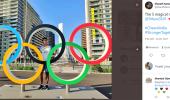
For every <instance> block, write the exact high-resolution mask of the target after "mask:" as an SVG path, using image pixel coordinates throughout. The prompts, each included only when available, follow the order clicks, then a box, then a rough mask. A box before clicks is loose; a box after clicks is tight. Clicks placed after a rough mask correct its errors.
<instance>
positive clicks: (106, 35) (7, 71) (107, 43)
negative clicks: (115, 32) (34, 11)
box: [0, 23, 112, 85]
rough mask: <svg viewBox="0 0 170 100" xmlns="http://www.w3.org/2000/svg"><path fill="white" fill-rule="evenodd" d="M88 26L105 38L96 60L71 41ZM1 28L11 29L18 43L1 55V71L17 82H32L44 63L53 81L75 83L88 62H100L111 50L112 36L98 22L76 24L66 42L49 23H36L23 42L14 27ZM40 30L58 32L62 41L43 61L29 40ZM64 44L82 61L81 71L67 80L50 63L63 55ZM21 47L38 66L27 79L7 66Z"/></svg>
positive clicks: (80, 77)
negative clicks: (80, 55)
mask: <svg viewBox="0 0 170 100" xmlns="http://www.w3.org/2000/svg"><path fill="white" fill-rule="evenodd" d="M89 27H93V28H96V29H98V30H99V31H100V32H101V34H102V36H103V37H104V38H105V39H107V40H105V48H106V49H105V50H104V53H103V55H102V56H101V57H99V58H98V59H96V60H90V59H89V57H88V55H87V53H86V51H85V50H84V49H83V48H82V47H81V46H79V45H78V44H76V43H73V40H74V39H73V38H74V36H75V34H76V33H77V32H78V31H79V30H80V29H82V28H89ZM3 30H8V31H11V32H12V33H13V34H15V35H16V38H17V42H18V43H17V44H13V45H12V46H11V47H10V48H8V50H6V52H5V53H4V56H3V61H0V65H2V68H3V71H4V73H5V75H6V76H7V77H8V79H10V80H11V81H12V82H14V83H17V84H28V83H31V82H33V81H34V80H35V79H37V78H38V77H39V75H40V73H41V72H42V70H43V65H45V64H46V65H47V69H48V71H49V74H50V76H51V77H52V79H53V80H54V81H56V82H58V83H60V84H65V85H66V84H68V85H73V84H77V83H79V82H80V81H82V80H83V79H84V78H85V77H86V76H87V74H88V71H89V69H90V66H89V65H88V64H90V65H95V64H100V63H101V62H103V61H104V60H105V59H107V58H108V57H109V55H110V54H111V52H112V37H111V35H110V33H109V32H108V31H107V30H106V29H105V28H104V27H102V26H100V25H98V24H94V23H85V24H82V25H80V26H78V27H77V28H76V29H75V30H73V32H72V34H71V36H70V39H69V41H68V42H66V41H65V37H64V35H63V33H62V32H61V31H60V30H59V29H58V28H57V27H55V26H53V25H49V24H42V25H38V26H37V27H34V28H33V29H32V30H31V31H30V32H29V33H28V35H27V37H26V40H25V42H23V40H22V37H21V35H20V34H19V33H18V32H17V31H16V29H14V28H12V27H10V26H8V25H1V26H0V31H3ZM41 30H45V31H51V32H53V33H54V34H58V35H59V36H60V38H61V41H62V43H60V44H56V45H55V46H54V47H53V48H52V49H51V51H50V52H49V54H48V56H47V61H43V56H42V54H41V52H40V51H39V49H38V48H37V47H36V46H34V45H32V44H30V41H31V38H32V37H33V35H34V34H35V33H37V32H39V31H41ZM66 46H70V51H71V54H72V56H73V57H74V58H75V59H77V60H78V61H79V62H81V63H84V67H83V70H82V72H81V73H80V74H79V75H78V76H77V77H75V78H73V79H68V80H65V79H62V78H60V77H58V76H57V75H56V74H55V73H54V72H53V71H52V69H51V63H54V62H56V61H57V60H58V59H59V58H60V57H61V56H62V55H63V53H64V51H65V47H66ZM23 47H25V49H26V52H27V54H28V56H29V57H30V58H31V59H32V60H33V61H35V62H36V63H38V64H39V67H38V69H37V71H36V73H35V74H34V75H33V76H32V77H30V78H27V79H20V78H17V77H16V76H15V75H13V74H12V73H11V71H10V69H9V66H8V64H10V63H12V62H13V61H15V60H16V59H17V58H18V57H19V55H20V54H21V52H22V49H23ZM73 47H74V48H77V49H78V50H79V51H80V52H81V54H82V55H83V58H80V57H79V56H78V55H77V54H76V52H75V51H74V49H73ZM29 48H31V49H33V50H34V51H35V53H37V55H38V58H36V57H34V56H33V54H32V52H31V51H30V49H29ZM59 48H61V49H60V52H59V54H58V55H57V56H56V57H54V58H52V55H53V53H54V52H55V51H56V50H57V49H59ZM15 49H17V50H16V52H15V54H14V55H12V56H10V55H11V53H12V52H13V51H14V50H15Z"/></svg>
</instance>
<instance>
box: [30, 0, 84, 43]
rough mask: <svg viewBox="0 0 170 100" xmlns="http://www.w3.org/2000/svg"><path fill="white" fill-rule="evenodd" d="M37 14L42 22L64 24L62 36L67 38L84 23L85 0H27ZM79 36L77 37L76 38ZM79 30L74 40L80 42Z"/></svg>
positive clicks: (55, 24)
mask: <svg viewBox="0 0 170 100" xmlns="http://www.w3.org/2000/svg"><path fill="white" fill-rule="evenodd" d="M27 1H28V2H29V3H30V4H31V5H32V7H33V8H34V9H35V11H36V12H37V13H38V14H39V16H40V18H41V19H42V21H43V24H52V25H54V26H57V25H58V24H59V23H63V24H64V32H63V33H64V36H65V38H66V41H68V40H69V36H70V34H71V32H72V31H73V30H74V29H75V28H76V27H77V26H78V25H80V24H83V23H85V4H84V3H85V2H84V1H85V0H27ZM78 37H79V38H78ZM80 37H81V33H80V31H79V32H78V33H77V35H76V39H74V42H76V43H78V44H81V38H80Z"/></svg>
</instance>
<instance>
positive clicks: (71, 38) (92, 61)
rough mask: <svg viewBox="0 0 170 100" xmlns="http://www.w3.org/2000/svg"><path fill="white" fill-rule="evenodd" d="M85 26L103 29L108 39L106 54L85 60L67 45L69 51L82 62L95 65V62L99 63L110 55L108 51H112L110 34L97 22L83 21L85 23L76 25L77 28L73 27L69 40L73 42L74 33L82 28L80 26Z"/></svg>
mask: <svg viewBox="0 0 170 100" xmlns="http://www.w3.org/2000/svg"><path fill="white" fill-rule="evenodd" d="M85 27H94V28H96V29H100V30H101V31H103V32H104V33H105V35H106V37H107V39H108V49H107V51H106V54H105V55H104V56H102V57H101V58H98V59H96V60H90V61H87V60H84V59H82V58H80V57H79V56H78V55H77V54H76V52H75V51H74V49H73V47H69V49H70V51H71V54H72V55H73V56H74V57H75V58H76V59H77V60H78V61H79V62H81V63H84V64H90V65H95V64H99V63H101V62H103V61H104V60H105V59H107V58H108V57H109V55H110V53H111V52H112V37H111V35H110V33H109V32H108V31H107V30H106V29H105V28H104V27H102V26H100V25H98V24H94V23H85V24H82V25H80V26H78V27H77V28H75V29H74V31H73V32H72V34H71V36H70V38H69V41H70V42H73V39H74V37H75V35H76V33H77V32H78V31H79V30H80V29H82V28H85Z"/></svg>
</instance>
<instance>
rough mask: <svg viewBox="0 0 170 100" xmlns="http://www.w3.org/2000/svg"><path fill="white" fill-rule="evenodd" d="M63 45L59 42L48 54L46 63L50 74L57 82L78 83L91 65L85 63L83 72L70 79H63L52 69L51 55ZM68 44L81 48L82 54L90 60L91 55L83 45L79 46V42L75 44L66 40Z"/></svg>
mask: <svg viewBox="0 0 170 100" xmlns="http://www.w3.org/2000/svg"><path fill="white" fill-rule="evenodd" d="M61 46H62V44H61V43H60V44H57V45H55V47H53V48H52V50H51V51H50V52H49V54H48V56H47V61H46V64H47V69H48V71H49V74H50V76H51V77H52V79H53V80H54V81H55V82H58V83H60V84H64V85H66V84H67V85H73V84H77V83H79V82H80V81H82V80H83V79H84V78H85V77H86V75H87V74H88V71H89V69H90V66H89V65H87V64H84V67H83V70H82V71H81V73H80V74H79V75H78V76H77V77H75V78H73V79H68V80H65V79H62V78H60V77H58V76H57V75H56V74H55V73H54V72H53V71H52V69H51V63H50V60H51V57H52V56H53V53H54V52H55V51H56V50H57V49H59V48H60V47H61ZM66 46H73V47H75V48H77V49H78V50H80V52H81V54H82V55H83V58H84V59H85V60H89V57H88V55H87V53H86V51H85V50H84V49H83V48H82V47H81V46H79V45H78V44H75V43H73V42H66Z"/></svg>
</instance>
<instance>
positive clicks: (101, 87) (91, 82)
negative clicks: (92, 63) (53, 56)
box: [0, 71, 112, 98]
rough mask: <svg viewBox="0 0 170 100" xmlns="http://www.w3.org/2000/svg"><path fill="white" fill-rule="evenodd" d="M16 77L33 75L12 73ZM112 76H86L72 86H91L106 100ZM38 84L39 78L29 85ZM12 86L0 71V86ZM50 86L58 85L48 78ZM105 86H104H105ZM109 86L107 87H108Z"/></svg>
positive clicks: (68, 74) (30, 74) (21, 72)
mask: <svg viewBox="0 0 170 100" xmlns="http://www.w3.org/2000/svg"><path fill="white" fill-rule="evenodd" d="M12 73H13V74H14V75H16V76H17V77H21V78H28V77H30V76H32V75H33V74H34V72H32V71H13V72H12ZM56 74H57V75H58V76H60V77H61V78H64V79H71V78H74V77H76V76H77V75H78V74H79V73H56ZM111 75H112V74H92V73H91V74H88V75H87V77H86V78H85V79H84V80H83V81H82V82H80V83H78V84H76V85H73V86H92V87H94V88H96V89H97V90H98V91H99V92H100V93H102V94H104V95H105V96H107V97H108V98H111V95H112V94H111V83H112V79H111V77H112V76H111ZM39 83H40V78H38V79H37V80H35V81H34V82H32V83H31V84H30V85H38V84H39ZM8 84H14V83H13V82H11V81H9V80H8V78H7V77H6V76H5V75H4V74H3V71H0V86H3V85H8ZM49 84H50V86H58V85H60V84H58V83H56V82H54V81H53V80H52V79H51V78H50V82H49ZM105 84H106V85H105ZM108 85H109V86H108Z"/></svg>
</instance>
